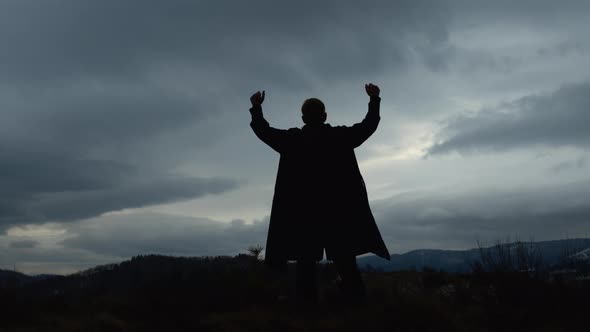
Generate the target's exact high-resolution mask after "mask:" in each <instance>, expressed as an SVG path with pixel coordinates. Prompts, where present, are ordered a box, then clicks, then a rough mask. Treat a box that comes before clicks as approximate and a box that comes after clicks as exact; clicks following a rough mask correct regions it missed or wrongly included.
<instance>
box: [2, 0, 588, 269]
mask: <svg viewBox="0 0 590 332" xmlns="http://www.w3.org/2000/svg"><path fill="white" fill-rule="evenodd" d="M589 16H590V2H589V1H586V0H582V1H547V0H534V1H532V0H531V1H493V2H491V1H472V0H469V1H468V0H464V1H459V0H441V1H420V0H404V1H392V0H389V1H362V2H361V1H321V2H319V1H296V2H288V3H287V2H284V3H281V4H279V3H277V2H276V1H188V0H186V1H183V0H174V1H172V0H171V1H155V0H128V1H119V0H103V1H94V0H48V1H38V0H5V1H2V2H0V268H13V267H14V266H16V269H17V270H19V271H23V272H27V273H70V272H73V271H77V270H80V269H84V268H88V267H91V266H94V265H97V264H103V263H108V262H117V261H121V260H123V259H127V258H130V257H132V256H133V255H137V254H147V253H162V254H172V255H223V254H226V255H234V254H237V253H239V252H244V251H245V249H246V248H247V247H248V246H249V245H253V244H261V245H264V244H265V241H266V231H267V227H268V215H269V213H270V205H271V201H272V194H273V186H274V180H275V176H276V170H277V164H278V158H279V155H278V154H277V153H276V152H274V151H273V150H271V149H270V148H269V147H267V146H266V145H264V144H263V143H262V142H260V141H259V140H258V139H257V138H256V136H254V134H253V133H252V131H251V129H250V127H249V122H250V114H249V112H248V108H249V107H250V102H249V97H250V95H251V94H252V93H254V92H256V91H257V90H266V99H265V102H264V104H263V109H264V112H265V116H266V118H267V119H268V120H269V122H270V123H271V124H272V125H273V126H275V127H279V128H290V127H300V126H301V125H302V123H301V118H300V107H301V104H302V102H303V100H305V99H306V98H309V97H317V98H320V99H322V100H323V101H324V103H325V105H326V108H327V112H328V122H329V123H331V124H332V125H341V124H344V125H352V124H354V123H356V122H358V121H360V120H361V119H362V118H363V117H364V115H365V113H366V111H367V102H368V97H367V95H366V94H365V91H364V84H365V83H369V82H372V83H374V84H377V85H378V86H379V87H380V88H381V98H382V102H381V123H380V125H379V128H378V130H377V132H376V133H375V134H374V135H373V136H372V137H371V138H370V139H369V140H368V141H366V142H365V143H364V145H362V146H361V147H359V148H357V149H356V153H357V157H358V159H359V162H360V167H361V172H362V173H363V176H364V178H365V182H366V183H367V187H368V193H369V198H370V200H371V206H372V208H373V212H374V214H375V217H376V220H377V224H378V225H379V227H380V229H381V232H382V235H383V237H384V239H385V241H386V244H387V245H388V247H389V249H390V251H391V252H392V253H402V252H405V251H408V250H412V249H418V248H445V249H462V248H471V247H474V246H475V245H476V241H477V240H480V241H490V242H491V241H493V240H495V239H497V238H499V237H502V238H504V237H506V236H512V237H514V236H519V237H521V238H525V239H530V238H534V239H535V240H546V239H559V238H565V237H588V236H590V153H589V147H590V70H589V69H588V68H590V34H588V31H590V20H588V17H589Z"/></svg>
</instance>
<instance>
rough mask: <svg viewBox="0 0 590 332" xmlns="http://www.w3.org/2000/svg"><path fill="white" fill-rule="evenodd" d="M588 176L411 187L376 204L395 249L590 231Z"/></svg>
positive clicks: (387, 238) (459, 245)
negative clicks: (523, 184)
mask: <svg viewBox="0 0 590 332" xmlns="http://www.w3.org/2000/svg"><path fill="white" fill-rule="evenodd" d="M589 197H590V182H587V181H586V182H580V183H570V184H563V185H557V186H555V185H554V186H542V187H530V188H519V189H513V190H507V189H504V190H498V189H491V188H490V189H488V190H487V191H486V188H480V189H478V190H472V191H467V192H460V193H457V192H452V191H450V192H445V191H441V192H413V193H407V194H401V195H398V196H394V197H392V198H389V199H384V200H380V201H377V202H375V203H374V204H373V206H374V212H375V216H376V219H377V221H378V223H379V227H380V229H381V232H382V233H383V235H384V239H385V241H386V242H387V243H389V244H391V245H392V247H393V248H395V249H396V250H401V251H405V250H411V249H417V248H449V249H452V248H469V247H473V246H475V244H476V241H477V240H483V241H494V240H496V239H499V238H505V237H506V236H519V237H521V238H525V239H528V238H534V239H537V240H544V239H558V238H565V237H568V236H573V235H576V236H587V235H588V234H590V223H589V221H590V199H589Z"/></svg>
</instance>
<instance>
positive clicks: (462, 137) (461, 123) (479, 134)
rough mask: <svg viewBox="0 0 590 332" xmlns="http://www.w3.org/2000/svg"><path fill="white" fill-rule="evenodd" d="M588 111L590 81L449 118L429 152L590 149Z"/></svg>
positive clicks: (589, 119) (589, 105)
mask: <svg viewBox="0 0 590 332" xmlns="http://www.w3.org/2000/svg"><path fill="white" fill-rule="evenodd" d="M589 109H590V82H588V81H587V82H583V83H579V84H569V85H565V86H563V87H561V88H560V89H558V90H556V91H554V92H553V93H550V94H542V95H530V96H526V97H523V98H520V99H517V100H515V101H511V102H508V103H505V104H503V105H500V106H499V107H496V108H493V109H483V110H480V111H479V112H477V113H475V114H471V115H460V116H458V117H455V118H453V119H451V120H449V121H448V124H447V125H446V126H445V127H444V128H443V129H442V130H441V131H440V132H439V133H438V134H437V137H438V139H439V142H437V143H436V144H434V145H433V146H432V147H430V149H429V150H428V154H429V155H436V154H442V153H446V152H450V151H459V152H476V151H485V150H506V149H511V148H518V147H527V146H535V145H543V146H554V147H559V146H574V147H588V145H590V112H588V110H589Z"/></svg>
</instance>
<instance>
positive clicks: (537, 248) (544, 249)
mask: <svg viewBox="0 0 590 332" xmlns="http://www.w3.org/2000/svg"><path fill="white" fill-rule="evenodd" d="M501 246H502V247H503V248H504V249H507V250H509V251H511V252H512V253H513V255H515V254H516V253H515V251H516V250H519V248H521V249H522V248H525V250H526V251H527V252H528V253H529V254H531V255H536V256H538V257H539V258H540V259H541V260H542V262H543V264H544V265H546V266H555V267H557V266H559V265H560V264H561V263H563V261H564V260H565V259H569V260H587V261H588V260H590V239H567V240H553V241H539V242H520V243H519V242H513V243H504V244H501ZM496 252H497V249H496V248H495V247H494V246H491V247H485V248H481V249H480V248H476V249H468V250H440V249H419V250H413V251H409V252H407V253H404V254H394V255H391V260H390V261H387V260H385V259H383V258H380V257H377V256H374V255H373V256H365V257H359V258H358V259H357V263H358V265H359V267H360V268H361V269H371V268H373V269H378V270H382V271H385V272H387V271H400V270H414V269H415V270H422V269H423V268H431V269H434V270H441V271H446V272H470V271H471V270H472V264H473V263H474V262H476V261H480V260H481V255H482V253H483V254H484V255H486V254H491V255H495V253H496Z"/></svg>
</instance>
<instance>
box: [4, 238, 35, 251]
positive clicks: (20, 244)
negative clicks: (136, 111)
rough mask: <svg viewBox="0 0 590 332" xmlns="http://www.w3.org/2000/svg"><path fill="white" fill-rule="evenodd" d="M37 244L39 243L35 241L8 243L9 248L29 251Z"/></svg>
mask: <svg viewBox="0 0 590 332" xmlns="http://www.w3.org/2000/svg"><path fill="white" fill-rule="evenodd" d="M38 244H39V242H37V241H35V240H16V241H12V242H10V248H15V249H31V248H35V247H36V246H37V245H38Z"/></svg>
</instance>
